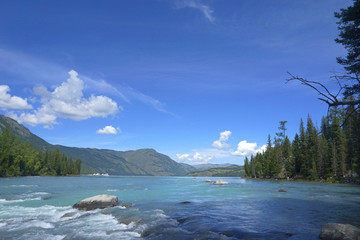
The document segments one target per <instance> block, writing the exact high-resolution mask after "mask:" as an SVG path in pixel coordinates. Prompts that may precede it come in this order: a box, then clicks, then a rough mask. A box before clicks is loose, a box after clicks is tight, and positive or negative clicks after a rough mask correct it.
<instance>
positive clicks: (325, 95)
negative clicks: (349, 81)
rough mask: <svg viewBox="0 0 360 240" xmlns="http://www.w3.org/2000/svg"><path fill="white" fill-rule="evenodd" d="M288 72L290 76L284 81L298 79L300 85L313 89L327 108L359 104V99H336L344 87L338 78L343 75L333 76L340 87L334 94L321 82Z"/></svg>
mask: <svg viewBox="0 0 360 240" xmlns="http://www.w3.org/2000/svg"><path fill="white" fill-rule="evenodd" d="M288 74H289V75H290V78H289V79H286V83H288V82H291V81H298V82H300V83H301V84H302V85H305V86H308V87H310V88H312V89H314V90H315V91H316V92H317V93H318V94H319V95H320V96H321V97H318V99H319V100H321V101H323V102H325V103H327V104H328V106H329V108H330V107H336V106H357V105H359V104H360V100H339V99H338V96H339V94H340V93H341V92H342V91H343V89H344V87H343V86H342V85H341V83H340V81H339V79H342V78H344V76H334V77H335V79H336V81H337V82H338V84H339V87H340V89H339V91H338V92H337V94H336V95H334V94H332V93H331V92H330V91H329V89H328V88H327V87H326V86H325V85H324V84H322V83H320V82H316V81H309V80H306V79H304V78H302V77H298V76H294V75H292V74H291V73H289V72H288ZM355 79H357V78H355ZM355 79H354V80H355ZM357 80H358V79H357Z"/></svg>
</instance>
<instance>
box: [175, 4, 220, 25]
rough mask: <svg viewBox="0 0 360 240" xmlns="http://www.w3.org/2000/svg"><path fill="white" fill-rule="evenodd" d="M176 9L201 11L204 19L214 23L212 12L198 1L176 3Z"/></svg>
mask: <svg viewBox="0 0 360 240" xmlns="http://www.w3.org/2000/svg"><path fill="white" fill-rule="evenodd" d="M177 7H179V8H184V7H190V8H194V9H197V10H199V11H201V12H202V13H203V14H204V16H205V18H206V19H208V20H209V21H210V22H214V21H215V17H214V16H213V12H214V10H212V9H211V8H210V7H209V6H208V5H205V4H204V3H202V1H200V0H182V1H178V2H177Z"/></svg>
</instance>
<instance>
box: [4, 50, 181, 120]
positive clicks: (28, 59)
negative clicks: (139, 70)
mask: <svg viewBox="0 0 360 240" xmlns="http://www.w3.org/2000/svg"><path fill="white" fill-rule="evenodd" d="M0 71H3V72H6V73H8V74H10V75H16V76H20V77H21V79H24V80H23V82H24V83H25V82H26V83H27V84H29V83H33V84H35V83H36V84H39V83H41V82H42V83H49V82H51V83H52V84H55V83H58V82H59V81H63V80H64V79H66V77H67V70H66V68H65V67H64V66H61V65H58V64H56V63H53V62H49V61H46V60H43V59H40V58H37V57H34V56H31V55H26V54H23V53H20V52H16V51H13V50H9V49H4V48H1V47H0ZM80 77H81V79H82V81H84V83H86V86H87V87H89V89H91V90H95V91H96V92H101V93H103V94H108V95H109V94H110V95H113V96H116V97H120V98H121V99H122V100H123V101H125V102H127V103H130V102H131V101H133V100H135V101H139V102H141V103H143V104H146V105H148V106H150V107H152V108H154V109H155V110H157V111H160V112H163V113H167V114H170V115H172V116H175V115H174V114H173V113H171V112H169V111H167V110H166V109H165V104H164V103H163V102H161V101H159V100H157V99H155V98H153V97H151V96H148V95H145V94H143V93H141V92H139V91H137V90H136V89H133V88H131V87H128V86H124V85H121V84H118V85H117V86H116V87H115V86H113V85H111V84H109V83H108V82H106V81H105V80H102V79H96V80H94V79H92V78H90V77H87V76H84V75H81V76H80ZM34 93H36V94H37V95H38V96H41V97H44V95H46V94H51V93H50V92H49V91H48V90H47V89H46V88H45V87H43V86H37V87H36V88H34ZM48 97H49V96H48Z"/></svg>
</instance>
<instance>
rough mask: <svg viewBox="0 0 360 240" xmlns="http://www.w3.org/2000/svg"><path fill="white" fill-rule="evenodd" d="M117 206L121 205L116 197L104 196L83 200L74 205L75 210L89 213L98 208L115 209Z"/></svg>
mask: <svg viewBox="0 0 360 240" xmlns="http://www.w3.org/2000/svg"><path fill="white" fill-rule="evenodd" d="M117 205H119V202H118V198H117V197H116V196H110V195H107V194H103V195H97V196H94V197H90V198H86V199H83V200H81V201H80V202H78V203H76V204H74V206H73V208H76V209H80V210H85V211H89V210H94V209H98V208H100V209H103V208H108V207H115V206H117Z"/></svg>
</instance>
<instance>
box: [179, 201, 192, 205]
mask: <svg viewBox="0 0 360 240" xmlns="http://www.w3.org/2000/svg"><path fill="white" fill-rule="evenodd" d="M190 203H191V202H189V201H183V202H180V204H190Z"/></svg>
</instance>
